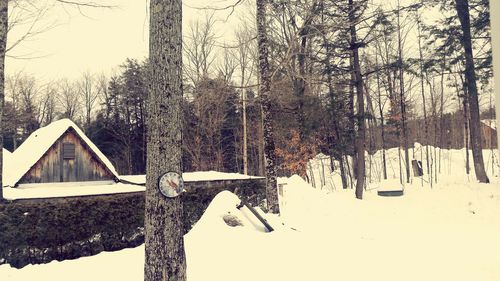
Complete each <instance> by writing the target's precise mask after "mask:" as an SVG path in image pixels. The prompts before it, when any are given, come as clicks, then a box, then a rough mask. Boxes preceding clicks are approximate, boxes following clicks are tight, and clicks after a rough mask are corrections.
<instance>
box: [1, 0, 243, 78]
mask: <svg viewBox="0 0 500 281" xmlns="http://www.w3.org/2000/svg"><path fill="white" fill-rule="evenodd" d="M45 1H46V2H47V3H49V5H50V6H51V7H50V9H49V11H47V13H46V15H44V20H43V21H40V22H39V23H38V24H37V26H38V29H43V28H44V27H45V26H50V27H52V28H50V29H48V30H45V31H44V32H42V33H40V34H37V35H36V36H33V37H31V38H29V40H25V41H23V42H22V43H21V44H19V45H17V46H16V47H15V48H14V49H13V50H12V51H10V52H9V53H8V54H7V55H8V57H7V59H6V72H7V75H9V74H13V73H16V72H18V71H23V72H26V73H29V74H32V75H34V76H36V77H37V79H39V80H45V81H50V80H57V79H60V78H69V79H77V78H78V77H80V76H81V75H82V73H84V72H87V71H89V72H91V73H99V74H100V73H105V74H108V75H109V74H112V73H115V72H117V71H118V66H119V65H120V64H122V63H123V62H124V61H125V59H126V58H137V59H140V60H142V59H144V58H146V57H147V55H148V32H149V31H148V24H149V15H148V9H149V3H148V2H147V1H138V0H108V1H105V2H108V3H111V4H115V5H117V6H116V7H115V8H112V9H103V8H99V9H91V8H87V9H83V10H82V12H81V13H80V11H79V10H78V9H76V8H75V7H72V6H68V5H61V4H54V1H53V0H45ZM183 2H184V3H185V4H184V5H183V26H184V30H187V27H188V25H189V23H190V22H192V21H193V20H195V19H198V18H200V17H202V16H203V13H205V12H204V11H202V10H199V9H193V8H190V7H205V6H206V5H207V1H202V0H190V1H183ZM231 2H232V1H224V0H223V1H213V3H216V5H218V6H220V7H223V6H225V5H226V3H231ZM99 3H101V2H99ZM11 10H14V9H12V8H11ZM226 14H227V12H219V13H218V15H219V17H221V18H223V19H225V18H226V16H225V15H226ZM236 17H237V15H236V14H235V15H233V16H232V18H231V19H230V20H229V22H219V28H218V36H220V37H221V38H224V37H226V36H230V35H231V34H232V28H233V27H234V26H235V25H234V24H232V23H231V21H235V20H237V19H236ZM27 26H29V23H28V24H26V25H24V26H18V27H16V28H14V29H13V30H12V32H10V33H9V38H8V41H9V42H8V45H12V44H13V43H14V42H16V41H17V39H18V38H20V36H22V35H23V34H25V30H26V28H27Z"/></svg>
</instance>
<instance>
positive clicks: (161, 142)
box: [144, 0, 186, 281]
mask: <svg viewBox="0 0 500 281" xmlns="http://www.w3.org/2000/svg"><path fill="white" fill-rule="evenodd" d="M150 13H151V15H150V39H149V40H150V42H149V46H150V47H149V59H150V72H149V74H150V77H149V79H150V83H149V98H148V114H147V121H148V122H147V130H148V144H147V155H148V157H147V166H146V169H147V170H146V178H147V180H146V206H145V221H144V225H145V249H146V259H145V264H144V280H147V281H157V280H175V281H179V280H181V281H182V280H186V260H185V254H184V242H183V235H184V226H183V219H182V218H183V204H182V200H181V197H177V198H173V199H170V198H165V197H163V196H162V195H161V194H160V192H159V189H158V179H159V177H160V176H161V175H162V174H164V173H166V172H177V173H179V174H180V173H182V161H181V160H182V158H181V157H182V120H181V118H182V110H181V102H182V93H183V90H182V1H181V0H174V1H166V0H151V4H150Z"/></svg>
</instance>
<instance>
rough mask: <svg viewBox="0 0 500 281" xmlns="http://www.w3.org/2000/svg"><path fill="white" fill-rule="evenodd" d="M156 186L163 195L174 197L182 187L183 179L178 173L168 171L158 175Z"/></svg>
mask: <svg viewBox="0 0 500 281" xmlns="http://www.w3.org/2000/svg"><path fill="white" fill-rule="evenodd" d="M158 188H159V189H160V192H161V194H163V196H165V197H168V198H175V197H177V196H179V194H181V192H182V190H183V189H184V180H183V179H182V177H181V175H179V174H178V173H175V172H168V173H165V174H163V175H162V176H160V178H159V180H158Z"/></svg>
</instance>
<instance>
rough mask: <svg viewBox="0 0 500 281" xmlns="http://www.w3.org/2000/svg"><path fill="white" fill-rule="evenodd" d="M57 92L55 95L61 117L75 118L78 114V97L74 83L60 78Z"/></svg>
mask: <svg viewBox="0 0 500 281" xmlns="http://www.w3.org/2000/svg"><path fill="white" fill-rule="evenodd" d="M58 84H59V85H58V87H59V94H58V95H57V97H56V101H57V105H58V106H59V108H60V114H61V117H62V118H68V119H71V120H76V119H77V118H78V117H79V114H80V104H81V103H80V98H79V96H78V92H77V89H76V85H75V84H74V83H71V82H69V81H68V80H61V81H60V82H59V83H58Z"/></svg>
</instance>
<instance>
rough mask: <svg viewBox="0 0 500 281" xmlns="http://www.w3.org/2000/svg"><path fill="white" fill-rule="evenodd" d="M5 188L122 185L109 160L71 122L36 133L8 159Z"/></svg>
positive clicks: (58, 124)
mask: <svg viewBox="0 0 500 281" xmlns="http://www.w3.org/2000/svg"><path fill="white" fill-rule="evenodd" d="M4 165H5V169H4V171H5V172H4V185H6V186H12V187H15V186H19V185H21V186H22V185H27V184H38V183H68V182H71V183H73V184H74V183H80V184H89V183H92V184H95V183H99V182H103V183H111V182H114V181H118V174H117V172H116V170H115V168H114V167H113V165H112V164H111V162H110V161H109V159H108V158H107V157H106V156H105V155H104V154H103V153H102V152H101V151H100V150H99V148H97V147H96V146H95V145H94V144H93V143H92V141H91V140H90V139H89V138H88V137H87V136H86V135H85V134H84V133H83V132H82V130H80V128H78V126H77V125H76V124H75V123H73V122H72V121H71V120H69V119H62V120H59V121H56V122H53V123H51V124H50V125H48V126H46V127H43V128H40V129H38V130H36V131H35V132H33V133H32V134H31V135H30V136H29V137H28V138H27V139H26V141H24V142H23V143H22V145H21V146H20V147H19V148H18V149H16V150H15V151H14V152H13V153H12V154H10V155H9V156H8V157H7V159H6V158H4Z"/></svg>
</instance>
